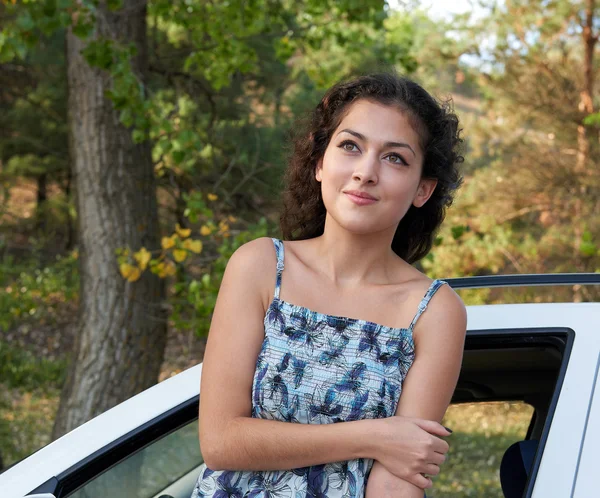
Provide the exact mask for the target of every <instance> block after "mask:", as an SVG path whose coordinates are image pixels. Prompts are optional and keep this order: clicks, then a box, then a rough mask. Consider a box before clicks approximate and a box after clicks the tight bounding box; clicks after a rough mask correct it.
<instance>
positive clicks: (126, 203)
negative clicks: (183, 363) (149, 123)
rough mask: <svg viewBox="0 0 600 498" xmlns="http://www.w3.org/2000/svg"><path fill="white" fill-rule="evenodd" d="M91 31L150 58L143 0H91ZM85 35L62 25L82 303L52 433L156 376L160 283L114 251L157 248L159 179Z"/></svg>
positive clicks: (160, 348)
mask: <svg viewBox="0 0 600 498" xmlns="http://www.w3.org/2000/svg"><path fill="white" fill-rule="evenodd" d="M96 36H101V37H112V38H113V39H114V38H118V39H119V41H120V42H124V43H133V44H135V46H136V47H137V56H136V58H135V60H134V61H133V64H134V68H135V70H136V73H137V75H138V77H139V78H140V79H141V81H144V77H145V73H146V66H147V50H146V2H145V1H140V0H124V1H123V9H122V10H120V11H117V12H110V11H108V9H107V8H106V6H105V4H104V2H101V3H100V5H98V10H97V20H96ZM83 48H84V43H83V42H82V41H81V40H80V39H79V38H77V37H76V36H74V35H73V33H71V32H69V33H68V34H67V55H68V66H67V71H68V83H69V125H70V126H69V127H70V133H71V140H70V144H71V148H72V150H71V157H72V167H73V177H74V178H73V179H74V184H75V190H76V206H77V211H78V220H77V222H78V238H79V260H80V279H81V282H80V285H81V290H80V309H79V317H78V330H77V339H76V344H75V352H74V355H73V357H72V360H71V367H70V369H69V373H68V376H67V380H66V383H65V386H64V388H63V393H62V396H61V400H60V406H59V410H58V414H57V418H56V421H55V425H54V430H53V437H54V438H56V437H59V436H60V435H62V434H64V433H66V432H68V431H70V430H71V429H73V428H75V427H77V426H78V425H80V424H81V423H83V422H85V421H87V420H89V419H90V418H92V417H94V416H96V415H98V414H100V413H102V412H103V411H105V410H107V409H108V408H110V407H112V406H114V405H116V404H118V403H119V402H121V401H123V400H125V399H127V398H129V397H131V396H132V395H134V394H136V393H138V392H140V391H142V390H144V389H146V388H148V387H149V386H151V385H153V384H154V383H156V381H157V379H158V374H159V369H160V366H161V363H162V359H163V355H164V347H165V342H166V319H165V313H164V307H163V300H164V294H165V290H164V282H163V281H161V280H160V279H158V278H157V277H156V276H154V275H152V274H150V273H149V272H145V273H144V275H143V276H142V278H141V279H140V280H138V281H137V282H133V283H129V282H126V281H125V280H124V279H123V278H122V277H121V275H120V273H119V269H118V265H117V261H116V255H115V251H116V249H118V248H123V247H126V246H128V247H130V248H131V249H133V250H137V249H139V248H140V247H142V246H144V247H146V248H148V249H149V250H153V249H156V248H158V247H159V245H158V244H159V227H158V211H157V202H156V185H155V180H154V173H153V168H152V160H151V154H150V145H149V143H147V142H146V143H142V144H135V143H134V142H133V140H132V138H131V130H128V129H126V128H125V127H124V126H123V125H122V124H121V123H120V122H119V118H118V113H117V112H115V110H114V109H113V106H112V103H111V102H110V101H109V100H107V99H106V98H105V97H104V95H105V91H106V90H108V89H109V88H110V85H111V81H110V77H109V75H108V74H107V73H106V72H104V71H102V70H99V69H97V68H91V67H90V66H89V65H88V64H87V62H86V61H85V59H84V58H83V57H82V55H81V50H82V49H83Z"/></svg>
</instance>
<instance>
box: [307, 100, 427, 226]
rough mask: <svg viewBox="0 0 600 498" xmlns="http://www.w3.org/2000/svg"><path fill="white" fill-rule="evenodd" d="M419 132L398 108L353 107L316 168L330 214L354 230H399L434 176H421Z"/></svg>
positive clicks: (424, 197) (422, 200) (365, 103)
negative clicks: (411, 207)
mask: <svg viewBox="0 0 600 498" xmlns="http://www.w3.org/2000/svg"><path fill="white" fill-rule="evenodd" d="M422 165H423V152H422V151H421V148H420V147H419V136H418V135H417V132H416V131H415V130H414V129H413V127H412V126H411V125H410V123H409V120H408V119H407V118H406V116H405V113H403V112H402V111H401V110H399V109H398V108H397V107H392V106H385V105H383V104H379V103H376V102H372V101H368V100H359V101H357V102H355V103H354V104H352V105H351V107H350V109H349V111H348V112H347V113H346V116H345V117H344V118H343V119H342V121H341V122H340V125H339V126H338V127H337V129H336V130H335V131H334V132H333V135H332V137H331V140H330V142H329V145H328V146H327V149H326V150H325V154H324V156H323V159H322V160H321V161H319V164H318V166H317V171H316V178H317V181H319V182H321V192H322V195H323V202H324V204H325V208H326V210H327V216H328V217H331V218H333V220H335V222H336V223H338V224H339V225H340V226H342V227H344V228H345V229H347V230H349V231H351V232H354V233H374V232H381V231H385V230H390V231H392V233H393V232H395V231H396V228H397V226H398V223H400V220H401V219H402V217H403V216H404V215H405V214H406V212H407V211H408V209H409V208H410V206H411V205H414V206H416V207H421V206H422V205H423V204H425V202H426V201H427V199H429V197H430V196H431V194H432V193H433V190H434V189H435V185H436V183H437V181H436V180H434V179H425V178H424V179H421V170H422Z"/></svg>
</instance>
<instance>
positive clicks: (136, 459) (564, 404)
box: [0, 274, 600, 498]
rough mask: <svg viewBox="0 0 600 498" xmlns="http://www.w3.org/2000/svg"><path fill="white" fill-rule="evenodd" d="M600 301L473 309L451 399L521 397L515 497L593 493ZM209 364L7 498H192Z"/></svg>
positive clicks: (540, 280) (20, 474) (512, 458)
mask: <svg viewBox="0 0 600 498" xmlns="http://www.w3.org/2000/svg"><path fill="white" fill-rule="evenodd" d="M448 282H449V283H450V284H451V285H452V286H453V287H454V288H467V287H490V286H513V285H550V284H558V285H560V284H600V275H598V274H583V275H533V276H531V275H521V276H498V277H472V278H466V279H449V280H448ZM599 326H600V303H577V304H576V303H554V304H547V303H545V304H502V305H485V306H470V307H468V332H467V340H466V346H465V355H464V361H463V367H462V371H461V376H460V379H459V382H458V386H457V389H456V391H455V393H454V397H453V403H460V402H483V401H498V400H522V401H525V402H527V403H529V404H530V405H531V406H533V408H534V413H533V417H532V420H531V423H530V427H529V430H528V431H527V436H526V440H524V441H523V442H522V443H519V444H517V445H513V446H511V447H510V448H507V452H506V454H505V457H504V459H503V461H502V464H501V468H500V472H501V481H502V486H503V490H504V493H505V496H506V498H512V497H516V496H518V497H521V496H525V497H528V498H529V497H532V498H567V497H575V498H590V497H596V496H600V491H598V489H599V485H598V483H597V481H596V479H597V476H596V471H597V468H598V457H597V448H598V447H600V383H598V382H597V381H598V370H599V368H600V330H598V329H599V328H600V327H599ZM201 371H202V368H201V365H198V366H196V367H193V368H191V369H189V370H187V371H185V372H183V373H181V374H179V375H177V376H175V377H172V378H170V379H168V380H165V381H164V382H161V383H160V384H158V385H156V386H154V387H152V388H150V389H148V390H147V391H144V392H143V393H141V394H139V395H137V396H134V397H133V398H131V399H129V400H127V401H125V402H124V403H122V404H120V405H118V406H116V407H115V408H113V409H111V410H108V411H107V412H105V413H104V414H102V415H100V416H98V417H96V418H95V419H93V420H91V421H89V422H87V423H86V424H84V425H82V426H81V427H79V428H77V429H75V430H73V431H72V432H70V433H69V434H67V435H65V436H63V437H62V438H60V439H58V440H57V441H54V442H53V443H51V444H49V445H48V446H46V447H45V448H43V449H41V450H39V451H37V452H36V453H34V454H33V455H31V456H30V457H28V458H26V459H25V460H23V461H21V462H19V463H18V464H16V465H15V466H13V467H11V468H10V469H8V470H6V471H5V472H4V473H2V474H0V496H1V497H2V498H21V497H24V496H28V497H38V498H42V497H43V498H65V497H72V498H84V497H111V498H132V497H133V498H138V497H139V498H161V497H162V498H189V496H190V494H191V492H192V489H193V486H194V482H195V480H196V479H197V477H198V469H199V466H200V465H201V463H202V456H201V453H200V448H199V444H198V432H197V422H198V396H199V386H200V375H201Z"/></svg>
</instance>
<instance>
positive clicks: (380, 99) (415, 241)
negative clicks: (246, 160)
mask: <svg viewBox="0 0 600 498" xmlns="http://www.w3.org/2000/svg"><path fill="white" fill-rule="evenodd" d="M360 99H365V100H369V101H372V102H377V103H380V104H383V105H389V106H396V107H398V108H400V109H401V110H402V111H403V112H405V113H407V117H408V119H409V121H410V122H411V125H412V126H413V128H414V129H415V131H416V132H417V134H418V135H419V138H420V142H421V143H420V146H421V150H422V151H423V154H424V156H423V157H424V159H423V170H422V173H421V177H422V178H435V179H437V186H436V188H435V190H434V192H433V194H432V196H431V197H430V198H429V200H428V201H427V202H426V203H425V205H424V206H422V207H420V208H416V207H415V206H411V207H410V208H409V210H408V212H407V213H406V215H404V217H403V218H402V220H401V221H400V223H399V224H398V228H397V229H396V233H395V235H394V239H393V241H392V249H393V250H394V252H395V253H396V254H397V255H398V256H400V257H401V258H402V259H404V260H405V261H407V262H408V263H411V264H412V263H414V262H416V261H418V260H420V259H421V258H423V257H424V256H426V255H427V253H428V252H429V250H430V249H431V246H432V244H433V241H434V237H435V233H436V231H437V230H438V228H439V226H440V225H441V223H442V221H443V220H444V216H445V214H446V209H447V208H448V206H450V205H451V204H452V201H453V198H454V194H455V191H456V190H457V189H458V188H459V187H460V185H461V183H462V177H461V175H460V172H459V168H458V165H459V164H460V163H462V162H463V161H464V158H463V156H462V155H461V154H460V148H461V144H462V142H463V140H462V138H461V137H460V132H461V131H462V130H461V129H459V123H458V117H457V116H456V114H454V112H453V109H452V102H451V100H447V101H443V102H438V101H437V100H436V99H435V98H433V97H432V96H431V95H430V94H429V93H428V92H427V91H425V90H424V89H423V88H422V87H421V86H420V85H418V84H417V83H415V82H414V81H412V80H410V79H408V78H406V77H403V76H399V75H398V74H396V73H394V72H386V73H377V74H371V75H366V76H360V77H358V78H355V79H352V80H350V81H346V82H341V83H338V84H337V85H335V86H333V87H332V88H330V89H329V90H328V91H327V93H326V94H325V95H324V96H323V98H322V99H321V102H320V103H319V104H318V105H317V107H316V109H315V110H314V111H313V113H312V116H311V119H310V121H309V123H308V126H307V129H305V131H304V132H303V133H302V134H300V135H298V136H297V138H296V139H295V140H294V152H293V154H292V156H291V158H290V161H289V166H288V170H287V173H286V176H285V184H286V187H285V190H284V192H283V212H282V214H281V219H280V226H281V231H282V234H283V237H284V238H285V239H287V240H303V239H311V238H313V237H318V236H319V235H322V234H323V230H324V227H325V215H326V210H325V205H324V204H323V198H322V196H321V184H320V183H319V182H318V181H317V180H316V178H315V171H316V168H317V164H318V162H319V160H320V159H322V158H323V156H324V154H325V149H327V146H328V145H329V141H330V140H331V137H332V135H333V132H334V131H335V130H336V128H337V127H338V126H339V124H340V122H341V121H342V119H343V118H344V116H345V115H346V114H347V112H348V111H349V109H350V106H351V104H352V103H354V102H356V101H358V100H360Z"/></svg>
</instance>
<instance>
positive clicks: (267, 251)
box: [225, 237, 277, 305]
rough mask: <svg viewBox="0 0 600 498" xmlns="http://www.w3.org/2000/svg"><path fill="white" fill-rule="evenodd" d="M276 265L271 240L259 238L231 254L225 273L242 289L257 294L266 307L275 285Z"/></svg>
mask: <svg viewBox="0 0 600 498" xmlns="http://www.w3.org/2000/svg"><path fill="white" fill-rule="evenodd" d="M276 265H277V257H276V253H275V247H274V245H273V240H272V239H270V238H268V237H260V238H258V239H255V240H252V241H250V242H247V243H246V244H244V245H242V246H240V247H239V248H238V249H237V250H236V251H235V252H234V253H233V255H232V256H231V258H229V262H228V263H227V269H226V272H225V273H226V276H227V277H229V278H233V279H235V280H237V281H238V282H239V283H240V285H242V286H243V287H246V288H252V289H253V290H254V291H255V292H259V293H260V295H261V296H262V297H263V301H265V303H266V304H267V305H268V302H269V300H270V299H269V296H270V293H271V291H272V290H273V288H274V284H275V274H276Z"/></svg>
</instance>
